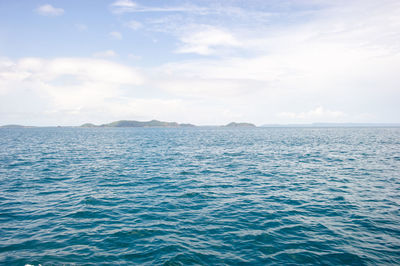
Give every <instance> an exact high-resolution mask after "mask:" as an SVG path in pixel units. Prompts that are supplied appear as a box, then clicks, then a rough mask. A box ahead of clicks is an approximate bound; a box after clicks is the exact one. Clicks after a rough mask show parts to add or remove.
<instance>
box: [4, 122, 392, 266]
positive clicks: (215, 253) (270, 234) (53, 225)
mask: <svg viewBox="0 0 400 266" xmlns="http://www.w3.org/2000/svg"><path fill="white" fill-rule="evenodd" d="M399 207H400V128H254V129H228V128H187V129H177V128H175V129H174V128H170V129H161V128H158V129H157V128H153V129H152V128H31V129H4V128H3V129H0V264H6V265H10V264H15V265H24V264H27V263H29V264H33V265H38V264H42V265H52V264H63V263H64V264H69V263H71V264H79V265H80V264H93V265H98V264H144V265H154V264H156V265H159V264H165V265H192V264H200V265H223V264H229V265H237V264H247V265H265V264H273V265H275V264H331V265H343V264H347V265H348V264H353V265H375V264H400V208H399Z"/></svg>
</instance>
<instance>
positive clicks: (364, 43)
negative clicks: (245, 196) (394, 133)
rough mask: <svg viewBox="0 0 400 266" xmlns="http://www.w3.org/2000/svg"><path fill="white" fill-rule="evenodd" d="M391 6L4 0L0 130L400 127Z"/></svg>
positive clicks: (395, 12)
mask: <svg viewBox="0 0 400 266" xmlns="http://www.w3.org/2000/svg"><path fill="white" fill-rule="evenodd" d="M399 14H400V2H398V1H394V0H383V1H372V0H362V1H361V0H360V1H356V0H353V1H340V0H339V1H324V0H309V1H306V0H297V1H294V0H291V1H289V0H282V1H268V0H264V1H258V0H253V1H252V0H249V1H240V0H231V1H229V0H228V1H211V0H209V1H207V0H203V1H131V0H114V1H103V0H83V1H50V0H49V1H46V0H44V1H36V0H32V1H21V0H16V1H11V0H9V1H0V124H10V123H17V124H25V125H79V124H82V123H85V122H93V123H106V122H110V121H114V120H120V119H132V120H150V119H159V120H166V121H177V122H191V123H196V124H200V125H207V124H224V123H227V122H230V121H248V122H253V123H256V124H258V125H261V124H266V123H310V122H400V120H399V118H398V117H399V113H400V104H399V99H400V86H399V85H400V76H399V75H398V73H399V71H398V70H399V69H400V16H399Z"/></svg>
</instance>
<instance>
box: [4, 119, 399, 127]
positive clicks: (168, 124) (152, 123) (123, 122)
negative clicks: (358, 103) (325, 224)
mask: <svg viewBox="0 0 400 266" xmlns="http://www.w3.org/2000/svg"><path fill="white" fill-rule="evenodd" d="M57 127H58V128H60V127H61V128H368V127H372V128H374V127H375V128H396V127H400V123H310V124H264V125H261V126H256V125H254V124H252V123H247V122H240V123H237V122H231V123H229V124H226V125H194V124H189V123H181V124H179V123H177V122H163V121H158V120H151V121H134V120H120V121H115V122H112V123H108V124H101V125H95V124H91V123H85V124H83V125H80V126H60V125H58V126H25V125H18V124H10V125H3V126H0V128H57Z"/></svg>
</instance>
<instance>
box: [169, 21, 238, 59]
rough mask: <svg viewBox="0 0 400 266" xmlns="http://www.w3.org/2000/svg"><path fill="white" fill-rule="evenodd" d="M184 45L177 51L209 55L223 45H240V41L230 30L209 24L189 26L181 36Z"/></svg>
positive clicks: (224, 46)
mask: <svg viewBox="0 0 400 266" xmlns="http://www.w3.org/2000/svg"><path fill="white" fill-rule="evenodd" d="M180 41H181V42H182V45H181V47H180V48H178V50H177V51H176V52H177V53H196V54H200V55H209V54H213V53H215V52H216V51H217V49H218V48H220V47H223V48H226V47H238V46H240V42H239V41H238V40H237V39H236V38H235V37H234V36H233V35H232V34H231V33H230V32H228V31H226V30H223V29H219V28H217V27H213V26H209V25H196V26H195V28H194V29H193V27H189V29H188V30H186V32H185V33H184V34H183V36H181V37H180Z"/></svg>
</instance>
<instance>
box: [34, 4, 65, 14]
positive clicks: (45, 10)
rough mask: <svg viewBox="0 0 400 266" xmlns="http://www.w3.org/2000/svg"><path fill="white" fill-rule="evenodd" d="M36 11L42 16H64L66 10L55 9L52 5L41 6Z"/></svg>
mask: <svg viewBox="0 0 400 266" xmlns="http://www.w3.org/2000/svg"><path fill="white" fill-rule="evenodd" d="M35 11H36V13H38V14H39V15H42V16H61V15H62V14H64V9H62V8H57V7H53V6H52V5H50V4H46V5H42V6H39V7H38V8H36V9H35Z"/></svg>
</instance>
